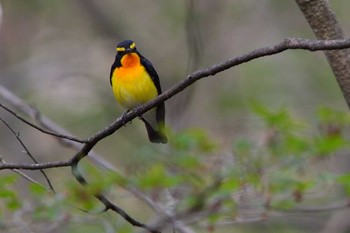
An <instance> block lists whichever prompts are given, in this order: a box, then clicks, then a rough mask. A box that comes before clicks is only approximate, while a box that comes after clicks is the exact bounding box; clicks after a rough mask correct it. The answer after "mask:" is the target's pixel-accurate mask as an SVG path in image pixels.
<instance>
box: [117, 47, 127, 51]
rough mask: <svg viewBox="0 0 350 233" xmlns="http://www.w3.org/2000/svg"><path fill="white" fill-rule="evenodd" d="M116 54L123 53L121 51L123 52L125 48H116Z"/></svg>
mask: <svg viewBox="0 0 350 233" xmlns="http://www.w3.org/2000/svg"><path fill="white" fill-rule="evenodd" d="M116 50H117V52H123V51H125V48H123V47H117V49H116Z"/></svg>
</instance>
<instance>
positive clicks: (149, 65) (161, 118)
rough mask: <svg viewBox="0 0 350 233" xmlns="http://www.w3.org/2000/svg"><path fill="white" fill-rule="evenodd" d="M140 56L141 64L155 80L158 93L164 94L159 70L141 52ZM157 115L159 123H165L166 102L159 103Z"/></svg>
mask: <svg viewBox="0 0 350 233" xmlns="http://www.w3.org/2000/svg"><path fill="white" fill-rule="evenodd" d="M139 56H140V57H141V64H142V65H143V66H144V67H145V68H146V71H147V72H148V74H149V75H150V76H151V78H152V81H153V83H154V85H155V86H156V88H157V91H158V95H160V94H162V88H161V87H160V81H159V77H158V74H157V71H156V70H155V69H154V67H153V65H152V63H151V62H150V61H149V60H147V59H146V58H145V57H144V56H142V55H141V54H139ZM156 117H157V122H158V123H161V124H164V122H165V106H164V102H163V103H161V104H159V105H158V107H157V114H156Z"/></svg>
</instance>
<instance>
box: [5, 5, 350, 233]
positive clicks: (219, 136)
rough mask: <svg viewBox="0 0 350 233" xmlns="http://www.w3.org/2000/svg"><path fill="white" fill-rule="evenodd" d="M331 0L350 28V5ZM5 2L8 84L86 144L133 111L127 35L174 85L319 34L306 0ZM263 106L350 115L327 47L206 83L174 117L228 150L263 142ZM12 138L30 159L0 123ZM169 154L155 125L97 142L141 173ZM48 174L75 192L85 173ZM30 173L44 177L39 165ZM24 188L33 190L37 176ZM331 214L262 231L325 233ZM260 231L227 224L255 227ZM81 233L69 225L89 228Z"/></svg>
mask: <svg viewBox="0 0 350 233" xmlns="http://www.w3.org/2000/svg"><path fill="white" fill-rule="evenodd" d="M330 3H331V5H332V7H333V9H334V11H335V13H336V15H337V17H338V19H339V21H340V23H341V25H342V27H343V29H344V31H345V34H346V35H349V31H350V20H349V9H350V1H345V0H333V1H330ZM0 4H1V8H2V12H3V13H2V18H1V20H0V22H1V25H0V84H1V85H3V86H5V87H6V88H8V89H9V90H11V91H12V92H13V93H15V94H16V95H17V96H18V97H20V98H22V99H23V100H25V102H26V103H28V104H30V105H31V106H34V107H35V108H37V109H38V110H39V111H40V113H41V114H42V115H45V116H47V117H49V118H50V119H52V120H53V121H55V122H56V123H57V124H59V125H60V126H62V127H63V128H65V129H67V130H69V131H70V132H71V133H72V134H74V135H75V136H77V137H79V138H83V139H84V138H88V137H89V136H91V135H92V134H94V133H96V132H97V131H98V130H101V129H103V128H104V127H105V126H107V125H108V124H110V123H111V122H112V121H113V120H115V119H116V118H117V117H119V116H120V115H121V114H122V113H123V109H122V108H121V107H120V106H119V105H118V104H117V102H116V101H115V99H114V97H113V93H112V89H111V87H110V83H109V72H110V67H111V64H112V63H113V61H114V56H115V47H116V44H117V43H119V42H120V41H122V40H125V39H132V40H134V41H135V42H136V46H137V48H138V50H139V51H140V52H141V53H142V54H143V55H144V56H145V57H147V58H148V59H149V60H150V61H151V62H152V63H153V65H154V67H155V69H156V70H157V72H158V74H159V76H160V81H161V85H162V89H163V90H167V89H168V88H170V87H172V86H173V85H174V84H176V83H177V82H179V81H180V80H182V79H185V78H186V77H187V75H189V74H191V73H192V72H193V71H195V70H197V69H200V68H203V67H207V66H210V65H212V64H216V63H219V62H222V61H225V60H226V59H228V58H231V57H234V56H238V55H242V54H245V53H247V52H250V51H251V50H253V49H256V48H260V47H264V46H268V45H272V44H275V43H277V42H280V41H281V40H283V39H284V38H286V37H303V38H311V39H312V38H314V35H313V33H312V31H311V29H310V28H309V26H308V24H307V22H306V20H305V19H304V17H303V15H302V13H301V12H300V10H299V9H298V7H297V5H296V3H295V2H294V1H280V0H260V1H255V0H231V1H228V0H216V1H211V0H192V1H188V0H187V1H186V0H180V1H179V0H178V1H161V0H143V1H137V0H129V1H120V0H114V1H112V0H99V1H97V0H76V1H68V0H59V1H58V0H52V1H43V0H32V1H27V0H0ZM0 100H1V99H0ZM255 101H259V102H261V103H262V104H263V105H265V106H267V107H268V108H271V109H274V108H280V107H285V108H287V109H288V110H289V111H290V112H292V113H293V114H294V115H296V116H298V117H300V118H302V119H303V120H305V121H307V122H309V123H310V124H311V125H313V124H316V123H315V120H314V118H315V111H316V109H317V108H318V107H319V106H331V107H332V108H335V109H338V110H343V111H347V106H346V103H345V101H344V99H343V97H342V94H341V92H340V90H339V87H338V85H337V83H336V80H335V78H334V76H333V74H332V72H331V70H330V68H329V65H328V64H327V61H326V59H325V57H324V55H323V53H322V52H314V53H310V52H307V51H286V52H284V53H281V54H278V55H275V56H270V57H266V58H261V59H258V60H254V61H252V62H249V63H247V64H242V65H240V66H237V67H234V68H232V69H230V70H227V71H225V72H222V73H219V74H217V75H215V76H214V77H208V78H205V79H202V80H200V81H199V82H197V83H195V84H194V85H193V86H192V87H190V88H188V89H187V90H186V91H184V92H182V93H180V94H178V95H177V96H175V97H174V98H171V99H170V100H169V101H167V102H166V111H167V112H166V122H167V125H168V127H169V130H170V131H171V132H173V133H176V132H182V131H184V130H188V129H195V128H199V129H201V130H204V131H205V132H206V133H207V134H208V135H209V137H210V138H212V139H213V140H214V141H215V143H217V144H218V145H219V147H220V151H222V153H224V152H225V151H229V150H230V149H231V147H232V143H233V141H234V140H236V139H237V138H239V137H250V138H253V139H255V140H259V139H260V138H261V137H262V134H263V132H262V131H259V128H260V127H262V125H261V121H260V120H259V119H258V117H256V115H254V114H252V113H251V103H252V102H255ZM10 107H11V106H10ZM0 114H1V116H2V117H3V118H4V119H6V121H7V122H8V123H9V124H10V125H12V126H13V127H14V129H15V130H16V131H18V132H20V136H21V138H22V140H23V141H24V142H25V144H26V145H27V146H28V147H29V149H30V150H31V152H32V153H33V154H34V155H35V157H36V158H37V159H38V160H39V161H40V162H45V161H56V160H63V159H68V158H70V157H71V156H72V155H74V151H73V150H72V149H69V148H64V147H62V146H61V145H60V144H59V143H57V141H56V140H55V139H53V138H52V137H48V136H47V135H44V134H42V133H40V132H38V131H36V130H33V129H32V128H30V127H28V126H27V125H24V124H22V123H21V122H19V121H18V120H16V119H15V118H14V117H12V116H10V115H9V114H8V113H6V112H5V111H3V110H0ZM0 138H1V140H0V155H1V156H2V157H3V158H4V159H5V160H6V161H11V162H29V161H30V160H29V159H28V158H26V157H25V156H24V155H23V153H22V149H21V148H20V147H19V145H18V142H17V141H16V140H15V138H14V137H12V136H11V134H10V133H9V131H8V129H7V128H6V127H3V126H0ZM135 145H137V146H135ZM164 150H166V149H165V148H164V147H162V146H159V145H151V144H150V143H149V142H148V139H147V135H146V131H145V129H144V126H143V123H142V122H141V121H139V120H137V119H135V120H133V122H132V124H128V125H127V126H126V127H123V128H122V129H120V130H119V131H117V132H116V133H115V134H114V135H112V136H110V137H108V138H106V139H105V140H103V141H101V142H100V143H99V144H98V145H97V146H96V147H95V151H97V152H98V153H99V154H100V155H102V157H103V158H105V159H106V160H108V161H109V162H111V163H112V164H114V165H115V166H116V167H118V169H120V170H122V171H123V172H124V173H126V174H127V173H128V172H130V173H134V172H135V169H138V168H140V167H141V166H142V165H143V163H145V161H148V160H149V158H150V157H149V156H151V158H155V157H156V158H161V159H166V158H164V155H163V154H162V151H164ZM155 152H158V153H155ZM162 156H163V157H162ZM339 161H340V164H342V162H344V161H346V160H345V159H344V158H342V157H340V158H338V159H332V160H331V161H329V162H330V163H331V164H332V165H331V166H334V167H332V168H334V169H335V170H337V169H347V166H346V165H340V164H339ZM47 172H48V175H49V176H50V178H51V179H52V181H53V183H54V184H55V186H56V187H57V188H58V189H60V187H61V188H62V190H64V187H65V185H66V183H67V182H69V180H73V179H72V177H71V176H70V174H69V170H68V169H66V168H62V169H53V170H49V171H47ZM28 174H30V175H32V176H33V177H35V178H36V179H38V180H39V181H42V180H43V178H42V176H41V175H40V173H38V172H28ZM67 180H68V181H67ZM73 181H74V180H73ZM17 185H18V188H20V189H21V190H22V191H21V195H23V197H25V195H26V192H27V191H26V188H23V187H24V186H23V185H26V182H25V181H19V182H18V184H17ZM134 207H135V206H134ZM129 208H130V207H129ZM136 208H137V207H136ZM131 212H136V213H137V211H136V210H134V211H131ZM136 215H137V214H136ZM141 216H142V214H141ZM330 216H331V214H327V215H322V216H321V217H320V216H316V217H315V216H313V217H310V218H308V216H306V217H305V216H300V218H298V216H293V217H291V218H289V219H284V218H283V219H279V218H274V219H271V220H269V221H267V222H265V223H262V224H261V223H259V224H260V225H258V226H259V227H262V226H263V227H264V229H266V232H281V229H283V232H318V231H321V229H322V228H323V225H324V221H325V219H328V218H329V217H330ZM110 218H112V217H110ZM119 221H121V220H119ZM295 223H297V224H295ZM76 224H77V226H79V224H78V223H76ZM43 225H45V224H43ZM73 225H74V224H73ZM256 226H257V225H255V224H247V225H243V226H242V225H238V226H227V227H224V228H223V229H220V230H221V231H222V232H232V230H233V229H234V230H235V231H236V232H254V229H255V230H256V228H255V227H256ZM78 228H79V227H74V226H73V227H72V226H71V227H67V228H64V229H62V231H58V232H80V230H79V229H78ZM91 229H94V228H90V230H91ZM260 229H261V228H260ZM85 230H86V229H85ZM204 231H206V230H204ZM13 232H17V231H13ZM18 232H21V231H18ZM36 232H45V231H41V230H38V231H36ZM86 232H90V231H88V230H87V231H86ZM101 232H105V231H101Z"/></svg>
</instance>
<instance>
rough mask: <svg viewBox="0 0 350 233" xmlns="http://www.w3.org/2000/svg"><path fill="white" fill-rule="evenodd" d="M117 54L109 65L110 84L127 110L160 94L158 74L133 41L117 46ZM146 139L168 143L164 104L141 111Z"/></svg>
mask: <svg viewBox="0 0 350 233" xmlns="http://www.w3.org/2000/svg"><path fill="white" fill-rule="evenodd" d="M116 50H117V54H116V56H115V61H114V63H113V65H112V68H111V73H110V83H111V85H112V88H113V93H114V96H115V98H116V99H117V101H118V102H119V103H120V104H121V105H122V106H123V107H124V108H125V109H127V110H131V109H132V108H134V107H136V106H138V105H141V104H145V103H147V102H148V101H150V100H152V99H154V98H155V97H157V96H158V95H160V94H161V93H162V90H161V87H160V82H159V77H158V74H157V72H156V70H155V69H154V68H153V65H152V63H151V62H150V61H149V60H147V59H146V58H145V57H144V56H142V55H141V53H140V52H139V51H137V49H136V44H135V43H134V42H133V41H132V40H125V41H122V42H120V43H119V44H118V45H117V49H116ZM140 118H141V120H142V121H143V122H144V123H145V126H146V129H147V134H148V138H149V140H150V141H151V142H154V143H167V141H168V139H167V137H166V135H165V134H164V131H163V128H164V123H165V121H164V118H165V107H164V103H161V104H160V105H158V106H157V107H155V108H153V109H151V110H149V111H148V112H146V113H144V114H143V115H142V116H141V117H140Z"/></svg>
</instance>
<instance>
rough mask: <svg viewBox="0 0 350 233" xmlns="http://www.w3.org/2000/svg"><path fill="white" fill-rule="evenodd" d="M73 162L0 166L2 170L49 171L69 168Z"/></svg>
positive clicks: (6, 164) (7, 164)
mask: <svg viewBox="0 0 350 233" xmlns="http://www.w3.org/2000/svg"><path fill="white" fill-rule="evenodd" d="M71 164H72V162H71V160H63V161H57V162H48V163H34V164H28V163H5V164H0V170H5V169H21V170H40V169H49V168H59V167H69V166H71Z"/></svg>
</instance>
